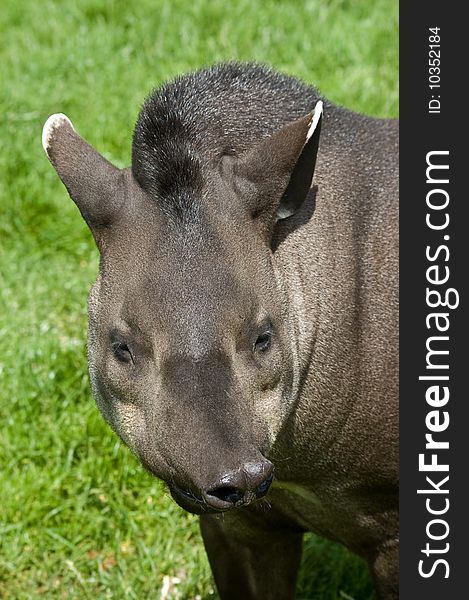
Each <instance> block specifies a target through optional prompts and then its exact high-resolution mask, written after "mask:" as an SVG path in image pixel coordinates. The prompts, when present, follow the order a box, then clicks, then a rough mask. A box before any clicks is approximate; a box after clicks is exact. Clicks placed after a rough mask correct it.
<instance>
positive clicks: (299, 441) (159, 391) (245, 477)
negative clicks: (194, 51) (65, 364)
mask: <svg viewBox="0 0 469 600" xmlns="http://www.w3.org/2000/svg"><path fill="white" fill-rule="evenodd" d="M43 145H44V148H45V150H46V152H47V155H48V157H49V159H50V161H51V163H52V165H53V166H54V168H55V169H56V171H57V173H58V175H59V177H60V179H61V180H62V182H63V183H64V184H65V187H66V188H67V190H68V192H69V194H70V196H71V198H72V199H73V201H74V202H75V203H76V205H77V206H78V208H79V210H80V212H81V214H82V215H83V217H84V219H85V220H86V222H87V224H88V226H89V228H90V229H91V232H92V234H93V237H94V239H95V241H96V244H97V247H98V249H99V252H100V257H101V261H100V269H99V276H98V278H97V281H96V283H95V285H94V286H93V288H92V290H91V293H90V299H89V335H88V347H89V372H90V379H91V384H92V389H93V393H94V396H95V398H96V401H97V404H98V406H99V409H100V410H101V412H102V413H103V415H104V417H105V419H106V420H107V421H108V422H109V424H110V425H111V427H112V428H113V429H114V431H115V432H116V433H117V434H118V435H119V436H120V437H121V438H122V440H123V441H124V442H125V443H126V444H127V445H128V446H129V447H130V448H131V449H132V450H133V452H135V454H136V455H137V456H138V457H139V459H140V460H141V462H142V464H143V465H144V467H145V468H146V469H148V470H149V471H150V472H151V473H152V474H154V475H155V476H156V477H159V478H161V479H163V480H164V481H165V482H166V483H167V485H168V487H169V490H170V492H171V494H172V496H173V498H174V499H175V501H176V502H177V503H178V504H179V505H180V506H182V507H183V508H184V509H186V510H188V511H190V512H192V513H197V514H199V515H200V523H201V530H202V536H203V539H204V543H205V547H206V550H207V553H208V557H209V560H210V563H211V567H212V570H213V574H214V577H215V582H216V585H217V588H218V591H219V593H220V597H221V598H222V599H223V600H228V599H233V600H249V599H257V600H266V599H277V600H288V599H289V598H294V595H295V584H296V577H297V571H298V566H299V562H300V556H301V547H302V535H303V533H304V532H305V531H314V532H316V533H318V534H320V535H322V536H325V537H327V538H329V539H332V540H336V541H339V542H341V543H342V544H344V545H345V546H346V547H348V548H349V549H350V550H352V551H353V552H355V553H357V554H358V555H360V556H362V557H363V558H364V559H365V560H366V561H367V562H368V564H369V566H370V569H371V572H372V574H373V577H374V580H375V584H376V589H377V593H378V596H379V597H380V598H382V599H386V600H389V599H395V598H397V597H398V591H397V590H398V584H397V582H398V520H397V517H398V352H397V346H398V344H397V342H398V319H397V315H398V289H397V282H398V260H397V257H398V251H397V249H398V218H397V214H398V122H397V121H396V120H384V119H375V118H371V117H367V116H364V115H360V114H357V113H353V112H350V111H348V110H346V109H344V108H341V107H339V106H336V105H334V104H333V103H331V102H329V101H327V100H326V99H325V98H321V97H320V95H319V94H318V92H317V91H316V90H315V89H314V88H313V87H310V86H308V85H306V84H304V83H302V82H300V81H298V80H297V79H295V78H292V77H289V76H285V75H281V74H278V73H276V72H275V71H273V70H271V69H270V68H268V67H264V66H260V65H254V64H242V63H241V64H240V63H228V64H222V65H217V66H214V67H211V68H207V69H203V70H200V71H197V72H195V73H192V74H189V75H186V76H183V77H179V78H177V79H176V80H175V81H173V82H171V83H168V84H166V85H163V86H162V87H160V88H159V89H156V90H155V91H154V92H153V93H152V94H151V95H150V96H149V98H148V99H147V100H146V102H145V103H144V105H143V108H142V110H141V112H140V115H139V117H138V120H137V124H136V127H135V132H134V136H133V145H132V166H131V167H130V168H126V169H119V168H117V167H115V166H113V165H112V164H111V163H110V162H108V161H107V160H106V159H105V158H103V157H102V156H101V155H100V154H99V153H98V152H97V151H96V150H94V149H93V148H92V147H91V146H89V145H88V144H87V143H86V142H85V141H84V140H83V139H82V138H81V137H80V136H79V135H78V134H77V133H76V131H75V129H74V127H73V126H72V124H71V122H70V120H69V119H68V118H67V117H65V115H63V114H55V115H52V116H51V117H50V118H49V119H48V120H47V122H46V124H45V126H44V131H43ZM264 497H265V498H266V500H261V498H264Z"/></svg>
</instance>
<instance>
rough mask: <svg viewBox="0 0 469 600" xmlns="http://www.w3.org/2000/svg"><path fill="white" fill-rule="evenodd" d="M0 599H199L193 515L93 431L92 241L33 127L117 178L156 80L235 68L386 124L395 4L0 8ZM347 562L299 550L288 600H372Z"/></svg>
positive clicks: (113, 442) (100, 428) (144, 1)
mask: <svg viewBox="0 0 469 600" xmlns="http://www.w3.org/2000/svg"><path fill="white" fill-rule="evenodd" d="M0 31H1V32H2V35H1V36H0V63H1V65H2V86H1V87H0V109H1V114H2V119H1V120H0V139H1V140H2V151H1V152H0V265H1V267H0V268H1V273H0V275H1V283H0V340H1V352H0V378H1V381H0V383H1V385H0V490H1V496H0V598H8V599H13V600H17V599H18V600H20V599H27V598H28V599H29V598H47V599H49V598H51V599H54V598H66V599H75V598H77V599H87V598H93V599H96V598H97V599H101V598H116V599H127V598H129V599H134V598H135V599H137V598H138V599H143V598H159V597H160V588H161V585H162V582H163V577H164V576H165V575H169V576H177V577H179V579H180V580H181V582H180V583H179V585H178V586H177V590H178V592H177V593H174V594H173V595H172V598H195V597H196V596H197V595H199V596H200V597H202V598H209V597H213V595H214V592H213V583H212V581H211V576H210V571H209V568H208V565H207V560H206V558H205V554H204V551H203V548H202V544H201V540H200V536H199V533H198V526H197V520H196V518H194V517H192V516H190V515H187V514H185V513H183V511H181V510H180V509H179V508H178V507H177V506H176V505H175V504H174V503H173V502H172V501H171V500H170V498H169V497H168V494H167V492H166V491H165V489H164V486H163V484H161V483H160V482H158V481H156V480H155V479H152V478H151V477H150V476H149V475H148V474H146V473H145V472H143V470H142V469H141V467H140V466H139V464H138V462H137V461H136V459H135V458H134V457H133V456H132V455H131V454H130V452H129V451H128V450H127V449H126V448H124V447H123V446H122V445H121V444H120V443H119V442H118V441H117V438H116V437H115V436H114V434H112V433H111V431H110V430H109V429H108V427H107V426H106V425H105V423H104V422H103V420H102V418H101V416H100V415H99V413H98V411H97V409H96V408H95V406H94V403H93V401H92V399H91V397H90V392H89V388H88V380H87V374H86V356H85V332H86V296H87V291H88V289H89V286H90V284H91V282H92V280H93V278H94V276H95V274H96V270H97V260H98V258H97V252H96V250H95V248H94V246H93V243H92V240H91V235H90V234H89V232H88V230H87V229H86V226H85V225H84V223H83V222H82V220H81V218H80V216H79V214H78V211H77V210H76V208H75V207H74V205H73V204H72V202H71V201H70V200H69V199H68V196H67V194H66V192H65V189H64V188H63V187H62V185H61V184H60V182H59V181H58V179H57V177H56V175H55V173H54V172H53V169H52V168H51V167H50V165H49V163H48V161H47V159H46V157H45V156H44V154H43V150H42V147H41V143H40V134H41V128H42V124H43V122H44V121H45V119H46V118H47V116H48V115H49V114H51V113H53V112H59V111H61V112H65V113H67V114H68V115H69V116H70V117H71V118H72V119H73V121H74V123H75V125H76V126H77V128H78V129H79V131H80V133H82V134H83V135H84V136H85V137H86V138H87V139H88V140H89V141H90V142H91V143H92V144H94V145H95V146H96V147H98V148H99V149H100V151H102V152H103V153H104V154H105V155H106V156H107V157H108V158H110V159H111V160H113V161H114V162H115V163H117V164H118V165H120V166H124V165H127V164H128V163H129V157H130V141H131V134H132V128H133V124H134V122H135V119H136V116H137V112H138V109H139V106H140V104H141V102H142V100H143V98H144V96H145V95H146V94H147V93H148V91H149V90H150V89H151V88H152V87H153V86H154V85H156V84H158V83H160V82H162V81H163V80H165V79H167V78H170V77H172V76H174V75H176V74H178V73H182V72H185V71H188V70H190V69H193V68H195V67H199V66H201V65H203V64H207V63H212V62H215V61H220V60H223V59H242V60H243V59H249V60H253V59H254V60H258V61H264V62H268V63H271V64H272V65H274V66H276V67H278V68H280V69H282V70H284V71H286V72H289V73H291V74H295V75H298V76H300V77H302V78H304V79H305V80H307V81H309V82H312V83H315V84H316V85H317V86H318V87H319V88H320V90H321V91H322V92H323V93H324V94H325V95H326V96H328V97H329V98H330V99H332V100H334V101H336V102H338V103H341V104H344V105H346V106H347V107H349V108H352V109H355V110H358V111H361V112H367V113H370V114H375V115H379V116H396V114H397V100H398V90H397V66H398V64H397V61H398V58H397V2H395V1H386V0H364V1H362V2H360V1H353V0H349V1H347V0H342V1H340V0H330V1H325V0H321V1H319V0H318V1H313V0H306V1H299V0H287V1H280V0H277V1H273V0H270V1H268V0H263V1H262V2H253V1H252V0H240V1H236V0H232V1H231V2H228V1H226V0H214V1H209V0H191V1H189V0H171V1H167V2H162V1H154V0H153V1H152V0H139V1H138V2H134V3H131V2H128V0H122V1H121V0H114V1H112V0H107V1H98V0H83V1H78V0H77V1H73V2H72V1H70V2H52V1H51V0H43V1H42V0H41V1H40V2H37V1H33V0H23V1H21V2H18V0H3V1H2V3H1V6H0ZM371 587H372V586H371V583H370V579H369V576H368V574H367V572H366V569H365V568H364V565H363V564H362V563H361V561H360V560H359V559H357V558H355V557H353V556H351V555H350V554H348V553H347V552H346V551H345V550H344V549H343V548H340V547H338V546H336V545H333V544H331V543H329V542H325V541H323V540H319V539H317V538H315V537H314V536H308V537H307V540H306V543H305V557H304V561H303V568H302V572H301V577H300V585H299V591H298V597H299V598H317V599H320V600H335V599H339V600H340V599H347V598H354V599H355V600H367V599H369V598H371V597H372V591H371Z"/></svg>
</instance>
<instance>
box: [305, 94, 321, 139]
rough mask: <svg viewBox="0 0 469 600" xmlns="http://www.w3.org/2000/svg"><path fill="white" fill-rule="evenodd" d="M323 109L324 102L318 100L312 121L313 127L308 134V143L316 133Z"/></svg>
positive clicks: (311, 126) (310, 127)
mask: <svg viewBox="0 0 469 600" xmlns="http://www.w3.org/2000/svg"><path fill="white" fill-rule="evenodd" d="M322 107H323V104H322V100H318V101H317V102H316V106H315V107H314V112H313V118H312V120H311V125H310V126H309V129H308V133H307V134H306V141H308V140H309V139H310V137H311V136H312V135H313V133H314V130H315V129H316V127H317V126H318V123H319V119H320V117H321V115H322Z"/></svg>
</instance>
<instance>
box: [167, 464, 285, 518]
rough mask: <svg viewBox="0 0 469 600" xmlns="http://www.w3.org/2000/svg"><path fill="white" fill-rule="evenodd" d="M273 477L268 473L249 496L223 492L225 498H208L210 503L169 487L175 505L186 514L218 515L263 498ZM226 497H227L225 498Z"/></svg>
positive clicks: (174, 487)
mask: <svg viewBox="0 0 469 600" xmlns="http://www.w3.org/2000/svg"><path fill="white" fill-rule="evenodd" d="M273 479H274V476H273V473H270V474H269V476H268V477H267V478H266V479H265V480H264V481H263V482H262V483H261V484H260V485H259V486H257V488H256V490H255V491H253V492H252V493H249V494H244V495H243V496H242V497H241V496H238V497H236V498H235V497H234V496H235V495H236V494H238V492H237V491H236V490H233V491H232V493H231V494H230V493H229V492H228V495H227V493H226V490H227V489H229V488H227V489H226V490H225V494H224V496H225V498H226V499H221V498H214V497H213V496H211V497H210V503H209V502H208V501H207V499H206V498H204V497H203V496H198V495H196V494H194V492H191V491H189V490H184V489H182V488H180V487H179V486H177V485H175V484H173V485H172V486H170V492H171V495H172V497H173V499H174V500H175V501H176V503H177V504H179V506H180V507H181V508H183V509H184V510H186V511H187V512H190V513H193V514H199V515H200V514H203V513H220V512H225V511H227V510H232V509H233V508H239V507H242V506H247V505H248V504H250V503H251V502H253V501H254V500H257V499H259V498H262V497H264V496H265V495H266V494H267V492H268V491H269V488H270V486H271V484H272V482H273ZM227 496H228V497H227Z"/></svg>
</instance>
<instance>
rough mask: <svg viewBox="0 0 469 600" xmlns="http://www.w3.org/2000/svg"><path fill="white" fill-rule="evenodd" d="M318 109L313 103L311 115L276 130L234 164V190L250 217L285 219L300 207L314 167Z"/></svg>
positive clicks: (309, 184) (319, 108)
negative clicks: (243, 199) (241, 195)
mask: <svg viewBox="0 0 469 600" xmlns="http://www.w3.org/2000/svg"><path fill="white" fill-rule="evenodd" d="M322 106H323V105H322V102H321V101H319V102H317V104H316V106H315V108H314V110H313V111H312V112H311V113H309V114H307V115H306V116H305V117H302V118H301V119H298V120H297V121H293V122H291V123H289V124H288V125H285V126H284V127H282V128H281V129H279V130H277V131H276V132H275V133H274V134H273V135H271V136H270V137H268V138H266V139H264V140H262V142H261V143H260V144H257V145H256V146H255V147H254V148H252V149H251V150H250V151H249V152H248V153H247V154H246V155H245V156H244V157H242V158H241V160H240V161H238V163H237V165H236V166H235V177H236V179H237V180H238V189H239V190H240V191H241V193H243V191H244V193H245V196H246V197H247V201H248V203H249V205H250V206H251V207H252V212H253V215H254V216H258V215H262V214H265V213H267V214H271V215H272V216H274V218H275V219H276V220H279V219H285V218H286V217H290V216H291V215H293V214H294V213H295V212H296V211H297V210H299V209H300V208H301V206H302V204H303V202H304V201H305V199H306V196H307V194H308V191H309V189H310V187H311V182H312V179H313V173H314V167H315V165H316V156H317V152H318V147H319V135H320V131H321V120H322ZM243 181H244V183H243Z"/></svg>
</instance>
